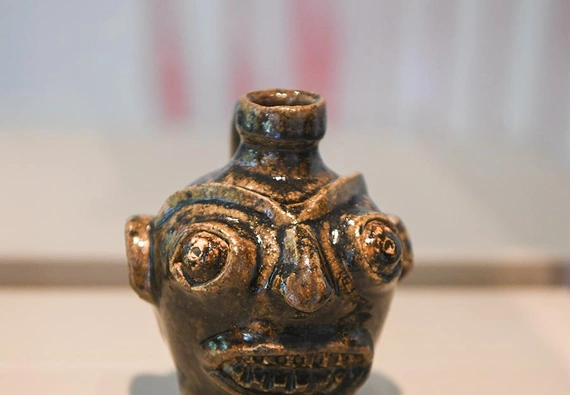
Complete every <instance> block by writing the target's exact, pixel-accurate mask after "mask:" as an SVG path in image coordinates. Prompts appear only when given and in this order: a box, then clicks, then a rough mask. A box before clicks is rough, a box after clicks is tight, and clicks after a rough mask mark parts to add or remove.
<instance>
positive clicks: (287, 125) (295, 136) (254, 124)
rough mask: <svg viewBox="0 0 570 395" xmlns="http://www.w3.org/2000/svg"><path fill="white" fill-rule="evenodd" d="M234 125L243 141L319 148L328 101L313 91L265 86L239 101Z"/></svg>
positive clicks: (276, 146) (280, 147) (285, 146)
mask: <svg viewBox="0 0 570 395" xmlns="http://www.w3.org/2000/svg"><path fill="white" fill-rule="evenodd" d="M235 128H236V130H237V131H238V133H239V134H240V136H241V140H242V141H243V142H246V143H249V144H252V145H255V146H263V147H266V148H275V149H290V150H303V149H308V148H314V147H316V143H318V141H319V140H320V139H321V138H322V137H323V136H324V134H325V130H326V103H325V100H324V98H323V97H322V96H321V95H319V94H317V93H313V92H307V91H303V90H293V89H266V90H260V91H253V92H249V93H246V94H245V95H244V96H242V97H241V99H240V100H239V101H238V103H237V106H236V113H235Z"/></svg>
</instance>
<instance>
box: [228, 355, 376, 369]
mask: <svg viewBox="0 0 570 395" xmlns="http://www.w3.org/2000/svg"><path fill="white" fill-rule="evenodd" d="M235 363H238V364H242V365H263V366H281V367H290V368H301V367H305V368H326V367H329V368H332V367H350V366H354V365H362V364H365V363H367V360H366V357H365V356H364V355H362V354H350V353H324V352H320V353H309V354H293V355H269V356H254V357H239V358H237V359H236V361H235Z"/></svg>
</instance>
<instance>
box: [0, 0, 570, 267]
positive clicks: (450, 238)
mask: <svg viewBox="0 0 570 395" xmlns="http://www.w3.org/2000/svg"><path fill="white" fill-rule="evenodd" d="M275 86H281V87H296V88H304V89H310V90H315V91H318V92H320V93H322V94H324V95H325V96H326V98H327V99H328V103H329V114H330V122H329V124H330V128H329V132H328V137H327V139H326V140H325V142H324V143H323V150H324V152H325V156H326V158H327V162H328V163H329V165H330V166H331V167H333V168H335V169H337V170H339V171H340V172H344V173H346V172H351V171H354V170H362V171H363V172H364V173H365V175H366V177H367V179H368V183H369V185H370V189H371V192H372V195H373V196H374V198H375V200H376V201H377V202H378V203H379V205H380V206H381V207H382V208H384V209H386V210H388V211H394V212H397V213H399V214H401V216H402V217H404V218H405V219H406V220H407V223H408V224H409V225H410V227H411V228H412V230H413V231H414V236H415V242H416V245H417V247H418V248H417V250H418V254H419V256H420V257H424V258H425V259H428V258H429V259H431V260H437V259H438V257H445V259H452V260H453V259H462V258H466V259H471V258H473V257H475V258H481V257H482V258H484V257H485V256H491V257H497V256H502V257H505V256H508V257H513V256H517V257H519V258H517V259H522V260H525V259H529V257H533V256H540V257H560V256H566V257H570V242H569V241H570V228H569V226H570V225H569V224H570V3H569V2H567V1H566V0H544V1H534V0H520V1H516V0H504V1H500V2H499V1H492V0H472V1H469V0H458V1H452V0H436V1H420V0H407V1H397V0H382V1H362V0H361V1H356V2H354V1H353V2H347V1H340V0H338V1H312V2H303V1H300V0H296V1H283V0H282V1H271V2H268V1H261V0H259V1H240V2H236V1H230V0H226V1H222V0H211V1H199V0H192V1H188V0H184V1H183V0H147V1H134V0H112V1H111V0H102V1H97V2H88V1H84V0H74V1H71V0H52V1H50V2H45V1H39V0H36V1H34V0H19V1H9V0H0V134H1V135H2V137H1V139H0V158H1V159H0V169H1V170H0V185H2V190H1V192H2V193H1V194H0V207H3V208H2V209H1V210H2V214H3V216H4V217H5V218H6V219H7V220H9V223H11V224H13V225H11V226H10V227H5V228H4V229H3V230H1V231H0V260H1V259H2V257H3V256H4V257H14V256H16V257H22V256H23V257H26V256H33V257H65V258H66V259H67V258H69V259H74V258H75V257H84V258H85V257H86V258H88V259H89V258H93V257H96V258H97V259H99V258H112V259H113V260H114V259H120V257H121V256H122V240H121V233H120V232H121V229H120V228H121V227H122V222H123V219H124V217H125V216H126V215H128V214H131V213H135V212H138V211H141V212H150V213H152V212H156V210H157V209H158V207H159V206H160V204H161V201H162V199H163V198H165V197H166V196H167V195H168V194H169V193H170V192H171V191H172V190H174V189H176V188H179V187H181V186H183V185H184V184H186V183H187V182H189V181H190V180H192V179H193V178H195V177H197V176H198V175H200V174H202V173H204V172H206V171H209V170H211V168H212V167H215V166H219V165H221V164H223V162H224V160H225V159H226V158H227V149H226V145H225V144H226V141H227V125H228V122H229V120H230V118H231V111H232V105H233V103H234V101H235V99H236V97H237V96H238V95H240V94H241V93H243V92H245V91H248V90H252V89H259V88H265V87H275ZM220 141H221V143H220ZM185 144H190V145H194V144H200V146H201V147H202V148H203V149H201V150H200V152H201V153H202V156H200V157H195V156H192V157H186V155H187V154H186V152H187V151H186V149H185V148H184V147H185V146H186V145H185ZM153 149H156V150H159V151H158V152H155V153H153V152H152V150H153ZM168 150H172V151H168ZM193 152H196V151H195V150H193ZM386 172H389V173H388V174H389V177H391V179H393V180H394V181H395V182H397V185H399V187H398V188H397V189H394V190H389V191H386V190H384V188H383V182H382V180H383V177H386ZM78 229H84V230H83V231H81V232H78ZM32 236H33V237H32ZM30 238H32V239H33V240H34V242H33V243H30ZM442 259H443V258H442ZM509 259H510V258H509Z"/></svg>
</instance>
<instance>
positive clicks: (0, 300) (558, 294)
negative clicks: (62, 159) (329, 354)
mask: <svg viewBox="0 0 570 395" xmlns="http://www.w3.org/2000/svg"><path fill="white" fill-rule="evenodd" d="M0 311H2V325H1V328H2V329H1V332H0V333H1V334H2V336H0V350H2V351H1V352H0V392H1V393H3V394H10V395H20V394H22V395H23V394H26V395H30V394H35V393H41V394H59V395H64V394H74V395H76V394H82V395H91V394H104V395H115V394H117V395H118V394H121V395H123V394H130V395H151V394H161V395H175V394H177V388H176V382H175V376H174V371H173V365H172V362H171V360H170V357H169V354H168V351H167V348H166V347H165V345H164V343H163V342H162V340H161V338H160V335H159V332H158V329H157V326H156V322H155V319H154V316H153V310H152V308H151V307H150V305H148V304H146V303H143V302H142V301H140V300H139V299H137V297H136V296H135V295H134V294H133V293H132V292H130V291H129V290H127V289H122V288H114V289H112V288H109V289H105V288H101V289H79V288H76V289H67V290H66V289H35V290H32V289H14V288H12V289H10V288H4V289H0ZM569 334H570V290H568V289H563V288H545V289H489V288H487V289H484V288H483V289H430V288H417V289H414V288H412V289H410V288H407V289H406V288H404V289H401V290H399V291H398V292H397V294H396V297H395V300H394V303H393V305H392V311H391V313H390V315H389V317H388V322H387V324H386V327H385V330H384V333H383V335H382V338H381V341H380V342H379V344H378V347H377V349H376V357H375V360H374V367H373V371H372V374H371V377H370V379H369V380H368V382H367V383H366V385H365V386H364V387H363V388H362V389H361V391H360V392H359V395H372V394H385V395H397V394H406V395H408V394H421V395H430V394H443V395H445V394H450V395H451V394H453V395H457V394H462V395H469V394H478V395H479V394H481V393H484V394H486V395H488V394H517V395H525V394H529V395H530V394H532V395H536V394H548V395H558V394H560V395H562V394H564V395H568V394H570V336H569Z"/></svg>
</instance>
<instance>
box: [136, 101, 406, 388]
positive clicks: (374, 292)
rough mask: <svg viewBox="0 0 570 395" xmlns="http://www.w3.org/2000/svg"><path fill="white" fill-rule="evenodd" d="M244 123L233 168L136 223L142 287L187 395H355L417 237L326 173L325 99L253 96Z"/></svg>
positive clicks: (239, 123) (239, 119) (358, 186)
mask: <svg viewBox="0 0 570 395" xmlns="http://www.w3.org/2000/svg"><path fill="white" fill-rule="evenodd" d="M234 121H235V124H234V127H235V129H236V130H237V132H239V135H240V138H241V142H240V143H239V146H238V147H237V150H236V152H235V155H234V156H233V158H232V159H231V161H230V163H229V164H228V165H227V166H226V167H224V168H222V169H220V170H218V171H215V172H213V173H210V174H208V175H206V176H204V177H202V178H200V179H199V180H197V181H195V182H193V183H192V184H191V185H189V186H188V187H186V188H184V189H182V190H180V191H178V192H176V193H174V194H173V195H172V196H170V197H169V198H168V199H167V200H166V203H165V204H164V206H163V207H162V209H161V210H160V211H159V213H158V215H156V216H136V217H132V218H131V219H129V220H128V222H127V225H126V230H125V237H126V243H127V255H128V264H129V272H130V283H131V286H132V287H133V289H134V290H135V291H136V292H137V293H138V295H139V296H140V297H141V298H143V299H144V300H146V301H148V302H150V303H151V304H153V305H154V306H155V308H156V313H157V317H158V321H159V325H160V329H161V331H162V334H163V336H164V338H165V340H166V341H167V343H168V344H169V346H170V351H171V353H172V356H173V358H174V363H175V365H176V368H177V371H178V379H179V384H180V389H181V392H182V394H185V395H222V394H354V393H355V392H356V390H357V389H358V388H359V387H360V386H361V385H362V384H363V382H364V381H365V380H366V378H367V376H368V374H369V372H370V368H371V365H372V358H373V354H374V342H375V340H376V339H377V338H378V337H379V335H380V331H381V329H382V326H383V324H384V321H385V319H386V315H387V313H388V309H389V306H390V302H391V299H392V295H393V293H394V288H395V286H396V284H397V282H398V280H399V279H400V278H401V277H402V276H403V275H405V274H406V273H407V272H408V271H409V270H410V269H411V267H412V250H411V246H410V242H409V239H408V236H407V233H406V230H405V228H404V225H403V224H402V222H401V221H400V220H399V219H398V218H397V217H395V216H392V215H386V214H384V213H382V212H380V211H379V210H378V208H377V207H376V206H375V205H374V203H373V202H372V200H371V199H370V198H369V197H368V194H367V192H366V186H365V183H364V179H363V177H362V176H361V175H360V174H353V175H349V176H345V177H341V176H339V175H337V174H336V173H334V172H333V171H332V170H330V169H329V168H328V167H326V166H325V164H324V163H323V161H322V159H321V156H320V155H319V151H318V144H319V140H321V138H322V137H323V136H324V134H325V125H326V114H325V101H324V100H323V98H322V97H320V96H319V95H317V94H314V93H310V92H304V91H293V90H266V91H258V92H251V93H248V94H246V95H245V96H243V97H242V98H241V99H240V100H239V101H238V103H237V105H236V112H235V115H234ZM197 154H198V155H199V151H197ZM351 154H352V155H356V154H358V153H357V152H354V153H351Z"/></svg>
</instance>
